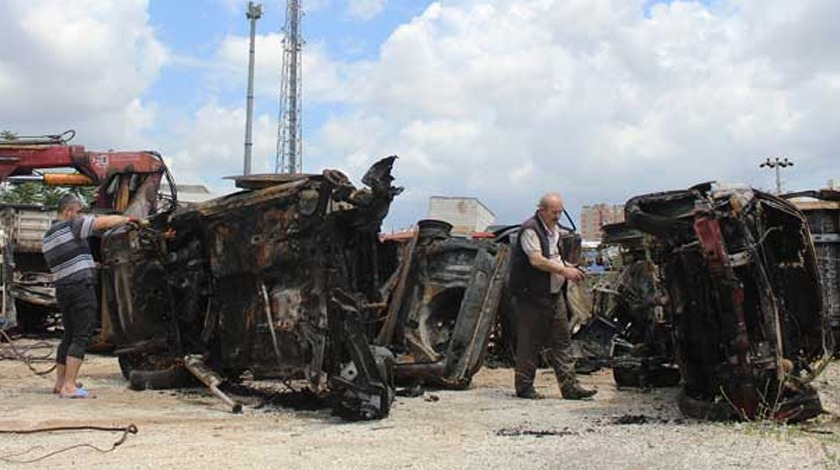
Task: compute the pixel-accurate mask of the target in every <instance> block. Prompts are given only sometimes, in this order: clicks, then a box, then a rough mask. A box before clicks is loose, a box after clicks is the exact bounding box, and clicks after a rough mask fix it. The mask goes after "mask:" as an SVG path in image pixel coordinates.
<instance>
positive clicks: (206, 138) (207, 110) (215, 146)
mask: <svg viewBox="0 0 840 470" xmlns="http://www.w3.org/2000/svg"><path fill="white" fill-rule="evenodd" d="M244 123H245V109H244V108H225V107H222V106H219V105H218V104H217V103H215V102H210V103H207V104H206V105H204V106H203V107H202V108H201V109H199V110H198V111H196V113H195V114H194V115H193V116H191V117H190V119H189V120H187V121H185V122H183V123H182V124H181V125H180V126H179V127H178V129H177V130H176V131H175V139H174V140H173V142H172V143H171V144H170V145H169V146H168V148H170V149H171V152H170V153H169V154H168V155H169V158H168V160H167V163H168V164H169V165H170V167H171V170H172V173H173V175H174V176H175V179H176V181H179V182H182V183H204V184H207V185H208V186H210V187H211V188H212V189H213V190H214V191H215V192H224V191H229V190H231V189H232V188H233V183H230V182H226V181H224V180H222V179H221V178H219V177H220V176H223V175H224V176H227V175H241V174H242V173H243V167H244V153H245V125H244ZM276 132H277V128H276V121H273V120H272V119H271V118H270V117H269V116H267V115H260V116H256V117H255V119H254V127H253V132H252V141H253V147H252V148H251V155H252V156H251V172H252V173H271V172H273V171H274V154H275V138H276Z"/></svg>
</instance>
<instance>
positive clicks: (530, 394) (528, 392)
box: [516, 387, 543, 400]
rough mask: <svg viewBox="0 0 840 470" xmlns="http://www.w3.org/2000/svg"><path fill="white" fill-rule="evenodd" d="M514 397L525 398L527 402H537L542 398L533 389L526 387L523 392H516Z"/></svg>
mask: <svg viewBox="0 0 840 470" xmlns="http://www.w3.org/2000/svg"><path fill="white" fill-rule="evenodd" d="M516 397H517V398H525V399H527V400H539V399H540V398H542V397H543V396H542V395H540V394H539V393H537V391H536V390H534V387H528V388H526V389H525V390H522V391H519V392H516Z"/></svg>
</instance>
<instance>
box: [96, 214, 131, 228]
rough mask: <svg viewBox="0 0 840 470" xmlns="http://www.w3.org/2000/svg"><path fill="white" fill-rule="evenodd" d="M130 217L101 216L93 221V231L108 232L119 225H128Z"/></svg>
mask: <svg viewBox="0 0 840 470" xmlns="http://www.w3.org/2000/svg"><path fill="white" fill-rule="evenodd" d="M130 221H131V218H130V217H127V216H124V215H100V216H97V217H96V218H95V219H93V229H94V230H96V231H102V230H107V229H109V228H112V227H116V226H117V225H122V224H127V223H128V222H130Z"/></svg>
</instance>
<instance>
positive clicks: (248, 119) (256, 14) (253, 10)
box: [243, 2, 263, 175]
mask: <svg viewBox="0 0 840 470" xmlns="http://www.w3.org/2000/svg"><path fill="white" fill-rule="evenodd" d="M262 12H263V7H262V5H260V4H259V3H254V2H248V10H247V11H246V12H245V17H246V18H248V21H250V22H251V47H250V50H249V54H248V95H247V97H246V100H247V103H246V106H245V165H244V169H243V173H244V174H245V175H250V174H251V147H252V145H253V143H252V142H251V126H252V123H253V116H254V42H255V41H254V39H255V36H256V29H257V20H258V19H260V17H261V16H262Z"/></svg>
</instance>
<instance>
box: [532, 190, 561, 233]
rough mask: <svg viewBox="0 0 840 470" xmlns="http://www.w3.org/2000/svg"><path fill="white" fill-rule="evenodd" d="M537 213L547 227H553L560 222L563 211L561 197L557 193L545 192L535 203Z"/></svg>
mask: <svg viewBox="0 0 840 470" xmlns="http://www.w3.org/2000/svg"><path fill="white" fill-rule="evenodd" d="M537 213H538V214H539V215H540V218H541V219H542V220H543V222H544V223H545V224H546V225H547V226H548V227H550V228H551V227H554V226H555V225H557V223H558V222H560V214H562V213H563V197H562V196H560V194H559V193H554V192H551V193H545V194H543V196H542V197H541V198H540V202H539V204H538V205H537Z"/></svg>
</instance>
